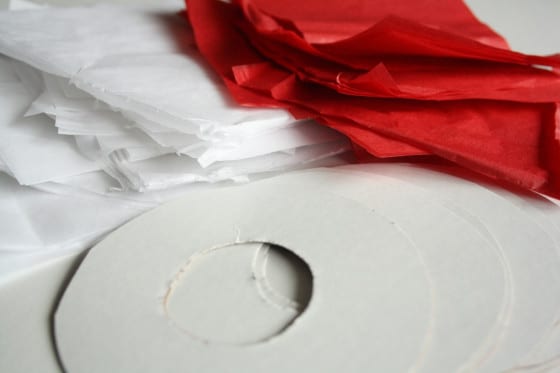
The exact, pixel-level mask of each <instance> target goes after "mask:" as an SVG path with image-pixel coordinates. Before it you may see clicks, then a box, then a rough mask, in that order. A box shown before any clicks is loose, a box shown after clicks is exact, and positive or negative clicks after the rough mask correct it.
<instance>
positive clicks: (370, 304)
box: [55, 179, 431, 373]
mask: <svg viewBox="0 0 560 373" xmlns="http://www.w3.org/2000/svg"><path fill="white" fill-rule="evenodd" d="M279 191H281V193H279ZM252 241H260V242H271V243H274V244H278V245H280V246H282V247H285V248H287V249H289V250H291V251H293V252H294V253H295V254H296V255H298V256H300V257H301V258H302V259H303V260H304V261H305V262H306V263H307V264H308V265H309V267H310V268H311V271H312V273H313V276H314V284H313V286H314V287H313V289H314V291H313V296H312V299H311V302H310V304H309V306H308V308H307V309H306V310H305V312H304V313H303V314H302V315H301V316H300V318H298V319H297V320H296V322H295V323H294V325H292V327H291V328H289V329H288V330H286V331H285V332H284V333H282V334H280V335H278V336H276V337H275V338H273V339H271V340H268V341H266V342H263V343H260V344H257V345H252V346H232V345H220V344H204V343H201V341H200V340H197V339H194V338H191V337H189V336H188V335H186V334H185V333H181V332H180V331H179V330H178V329H177V328H175V327H173V325H172V323H171V322H170V321H169V319H167V318H166V317H165V313H164V312H163V308H162V299H161V295H162V294H164V293H165V292H166V289H167V287H168V286H169V284H170V282H171V280H172V279H171V278H170V276H171V275H172V274H174V273H176V271H177V269H179V268H180V267H181V266H183V265H184V263H185V261H186V260H187V259H188V258H189V257H191V256H192V255H195V254H196V253H197V252H200V251H201V250H205V249H208V248H210V247H214V246H220V245H224V244H228V243H239V242H252ZM429 290H430V289H429V282H428V280H427V278H426V269H425V267H424V264H423V262H422V260H421V258H420V257H419V255H418V253H417V251H416V249H415V248H414V246H413V245H412V244H411V242H409V241H408V240H407V239H406V237H405V236H403V235H402V234H401V233H400V232H399V231H398V230H397V229H396V228H395V226H394V225H393V224H391V222H389V221H387V220H386V219H385V218H383V217H381V216H379V215H377V214H375V213H374V212H372V211H371V210H369V209H367V208H365V207H363V206H361V205H360V204H358V203H356V202H353V201H349V200H347V199H344V198H341V197H337V196H335V195H333V194H330V193H325V192H316V191H313V190H302V189H301V188H294V187H291V186H290V185H285V184H282V183H280V182H278V181H275V180H274V179H272V180H271V181H266V182H260V183H256V184H252V185H248V186H243V187H237V188H230V189H223V190H220V191H212V192H206V193H199V194H190V195H188V196H186V197H184V198H182V199H179V200H177V201H173V202H171V203H168V204H166V205H164V206H162V207H160V208H158V209H156V210H154V211H152V212H150V213H148V214H146V215H144V216H141V217H140V218H138V219H136V220H134V221H132V222H130V223H129V224H127V225H125V226H124V227H122V228H121V229H119V230H118V231H116V232H115V233H113V234H112V235H110V236H109V237H108V238H107V239H106V240H104V241H103V242H101V243H100V244H99V245H97V246H96V247H95V248H93V249H92V251H91V253H90V254H89V255H88V257H87V258H86V259H85V261H84V262H83V264H82V265H81V267H80V268H79V270H78V271H77V273H76V275H75V276H74V278H73V280H72V281H71V283H70V285H69V287H68V288H67V290H66V292H65V294H64V296H63V298H62V300H61V303H60V305H59V307H58V310H57V312H56V315H55V334H56V341H57V347H58V351H59V354H60V356H61V360H62V362H63V365H64V367H65V369H66V370H68V371H71V372H102V371H103V372H107V371H135V372H143V371H145V372H148V371H166V372H175V371H177V372H179V371H181V372H185V371H187V372H197V373H202V372H218V371H219V372H240V371H243V372H249V373H250V372H262V371H263V370H265V369H266V370H268V371H321V372H340V371H343V370H344V371H355V372H358V371H405V370H406V369H407V368H408V367H410V366H411V365H413V363H414V361H415V360H416V359H417V358H418V354H420V353H421V351H422V346H423V344H424V343H425V342H426V338H427V337H426V332H427V329H428V327H429V319H430V313H431V301H430V297H429ZM394 320H398V322H397V323H395V322H391V321H394ZM403 336H406V337H403ZM396 356H398V358H395V357H396Z"/></svg>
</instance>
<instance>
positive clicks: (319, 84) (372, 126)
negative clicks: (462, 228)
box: [186, 0, 560, 195]
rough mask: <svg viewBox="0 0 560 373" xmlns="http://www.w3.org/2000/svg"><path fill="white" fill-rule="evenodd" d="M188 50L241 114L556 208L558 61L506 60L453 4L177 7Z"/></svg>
mask: <svg viewBox="0 0 560 373" xmlns="http://www.w3.org/2000/svg"><path fill="white" fill-rule="evenodd" d="M186 3H187V9H188V13H187V14H188V19H189V21H190V23H191V26H192V28H193V30H194V35H195V40H196V44H197V47H198V49H199V50H200V52H201V54H202V55H203V56H204V57H205V59H206V60H207V61H208V62H209V64H210V65H211V66H212V67H213V68H214V70H215V71H216V72H217V73H218V74H219V75H220V76H221V77H222V79H223V81H224V83H225V85H226V86H227V88H228V90H229V91H230V93H231V94H232V96H233V97H234V99H235V100H236V101H237V102H238V103H240V104H241V105H245V106H255V107H281V108H286V109H288V110H289V111H290V112H291V113H292V114H293V115H294V116H296V117H297V118H310V117H311V118H315V119H316V120H317V121H318V122H320V123H322V124H324V125H326V126H329V127H331V128H333V129H335V130H338V131H340V132H341V133H343V134H345V135H346V136H347V137H348V138H349V139H350V140H351V141H352V142H353V143H354V145H355V148H356V150H357V153H358V154H362V153H364V152H367V153H368V154H371V155H373V156H375V157H378V158H389V157H399V156H420V155H435V156H438V157H440V158H443V159H446V160H449V161H451V162H454V163H456V164H459V165H462V166H464V167H467V168H469V169H472V170H474V171H477V172H479V173H482V174H485V175H487V176H490V177H493V178H495V179H498V180H501V181H506V182H509V183H513V184H516V185H518V186H521V187H523V188H527V189H532V190H538V191H541V192H544V193H548V194H552V195H560V162H559V160H560V143H559V141H560V140H559V138H558V137H559V135H558V134H557V133H558V132H559V131H557V128H558V126H559V124H560V114H559V113H560V109H559V105H558V103H559V102H560V55H553V56H532V55H525V54H522V53H517V52H514V51H511V50H510V49H509V47H508V45H507V43H506V42H505V40H504V39H503V38H502V37H501V36H500V35H498V34H497V33H495V32H494V31H492V30H491V29H490V28H489V27H488V26H486V25H484V24H483V23H481V22H480V21H478V20H477V19H476V18H475V17H474V15H473V14H472V13H471V12H470V10H469V9H468V7H467V6H466V5H465V4H464V3H463V2H462V1H460V0H447V1H441V0H399V1H395V0H375V1H373V0H345V1H340V0H337V1H333V0H305V1H302V0H283V1H276V0H233V2H231V3H226V2H222V1H220V0H186Z"/></svg>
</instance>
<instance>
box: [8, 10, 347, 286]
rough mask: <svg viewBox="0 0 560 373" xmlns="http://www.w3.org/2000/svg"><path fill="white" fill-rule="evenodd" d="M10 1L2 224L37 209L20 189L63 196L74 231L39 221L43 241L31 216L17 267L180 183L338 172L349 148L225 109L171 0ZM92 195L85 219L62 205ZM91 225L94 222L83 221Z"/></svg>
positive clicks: (296, 125) (295, 124)
mask: <svg viewBox="0 0 560 373" xmlns="http://www.w3.org/2000/svg"><path fill="white" fill-rule="evenodd" d="M15 5H16V8H18V9H20V8H21V9H23V10H20V11H18V12H13V11H12V12H8V11H6V12H1V13H0V53H1V54H2V55H1V56H0V169H1V170H2V171H4V173H5V175H6V176H2V178H3V179H4V178H6V177H8V176H7V175H9V176H10V177H12V178H14V179H15V180H16V181H17V183H19V184H20V185H22V187H21V188H22V189H21V191H26V192H20V189H19V188H17V187H16V185H15V184H13V183H12V182H10V181H9V180H6V182H7V183H10V188H12V189H14V188H15V189H14V190H17V191H18V194H17V198H18V200H21V201H23V202H22V203H18V204H12V206H13V208H12V210H10V214H12V213H15V212H14V211H16V212H17V214H19V215H23V216H27V215H29V214H30V212H29V210H26V209H24V208H16V206H19V205H22V206H23V205H26V206H34V205H33V204H34V203H35V202H36V203H37V207H41V198H39V197H34V198H31V197H29V196H28V195H29V194H30V192H29V191H30V189H29V188H24V187H23V186H30V187H33V188H35V189H36V190H38V191H40V192H38V191H37V192H34V193H35V194H36V195H37V196H44V197H43V198H45V199H47V200H48V199H49V198H54V197H53V196H50V194H55V195H57V196H58V197H57V198H61V199H63V200H64V203H61V204H60V205H58V207H57V208H56V211H57V213H60V214H61V215H64V214H67V215H68V216H69V218H68V219H70V220H72V221H73V222H75V224H73V225H72V226H73V228H72V229H70V228H68V227H67V226H66V224H62V223H61V224H58V223H56V224H55V220H56V219H52V220H51V221H49V220H46V221H43V222H41V224H42V227H43V231H41V230H38V229H35V228H36V227H34V226H35V225H36V224H35V223H34V222H33V220H32V219H31V220H30V223H29V224H30V225H31V227H32V228H33V229H34V230H35V236H34V237H35V238H36V241H35V242H27V241H26V240H20V241H19V242H17V248H18V250H24V251H26V252H28V254H26V256H27V257H28V258H30V257H31V256H32V254H31V252H35V253H36V254H37V255H39V254H41V253H40V251H41V250H47V251H49V253H51V254H52V255H54V253H56V249H57V247H58V248H59V249H60V250H61V252H62V251H64V250H66V249H67V248H68V247H74V248H76V249H78V248H80V249H84V248H86V247H88V245H90V244H91V242H93V241H95V239H98V238H99V237H100V235H101V234H103V233H105V232H107V231H109V230H110V229H111V228H114V227H116V226H118V225H120V224H122V223H123V222H124V221H126V220H127V219H129V218H130V217H132V216H135V215H137V214H138V213H140V212H142V211H145V210H146V209H148V208H152V207H154V206H156V205H157V204H159V203H161V202H162V201H166V200H168V199H169V198H172V197H174V196H176V195H178V194H180V193H181V192H182V191H184V190H185V189H193V188H198V187H199V186H196V187H194V186H192V187H189V186H188V184H200V183H204V184H208V183H216V182H223V181H233V182H246V181H248V180H249V179H250V178H255V177H256V176H257V174H263V175H270V174H271V173H274V172H280V171H286V170H290V169H300V168H309V167H315V166H322V165H335V164H340V163H341V162H344V158H345V155H344V153H346V152H347V151H348V150H349V149H350V146H349V142H348V141H347V140H346V139H345V138H344V137H343V136H341V135H339V134H337V133H336V132H334V131H332V130H330V129H328V128H325V127H323V126H320V125H318V124H316V123H314V122H313V121H311V120H308V121H296V120H294V119H293V118H292V116H291V115H290V114H289V113H287V112H286V111H284V110H281V109H270V110H265V109H251V108H241V107H239V106H238V105H236V104H235V103H233V102H231V100H230V98H229V97H228V95H227V93H226V92H225V90H224V88H223V87H222V85H221V83H220V82H219V79H217V78H216V77H215V76H214V75H213V73H212V72H210V71H209V70H208V69H207V68H206V67H205V66H204V63H203V61H201V60H200V57H199V56H198V53H197V51H196V49H195V47H194V45H193V39H192V32H191V30H190V28H189V26H188V24H187V22H186V21H185V20H184V18H183V17H182V16H181V15H179V14H178V12H179V11H180V10H181V8H180V3H174V4H172V5H170V4H164V5H160V6H157V7H143V8H141V7H139V8H130V7H127V8H122V7H113V6H94V7H81V8H68V9H62V8H42V9H38V10H25V9H26V8H29V7H28V6H23V7H21V6H20V5H21V4H19V3H18V4H15ZM45 30H48V32H45ZM68 30H73V31H72V32H71V33H69V32H68ZM259 177H260V176H259ZM12 189H11V190H12ZM91 198H93V199H94V200H95V199H97V200H98V203H93V204H92V207H93V206H95V208H94V209H92V207H87V208H86V207H83V208H79V209H77V208H75V207H73V205H75V206H77V205H80V204H81V203H83V200H84V199H85V200H87V201H90V200H91ZM130 205H132V208H131V207H130ZM51 208H54V205H53V206H52V207H51ZM13 209H16V210H13ZM18 209H19V210H18ZM34 209H35V207H32V208H31V211H33V210H34ZM9 216H10V215H9V214H8V213H6V214H5V215H3V216H1V217H0V218H2V220H3V223H4V224H5V228H6V230H8V231H10V232H11V235H13V236H14V237H23V236H26V234H25V231H24V230H22V229H23V228H20V227H19V226H18V225H17V224H16V222H12V221H11V219H10V218H9ZM70 216H71V218H70ZM103 216H107V218H102V217H103ZM94 217H97V218H99V220H100V221H98V222H94V223H93V224H92V219H93V218H94ZM93 220H95V219H93ZM28 228H29V227H28ZM43 235H46V236H43ZM56 237H58V238H56ZM57 239H59V241H57ZM68 242H73V243H72V244H69V243H68ZM14 244H15V242H14V241H13V240H11V239H8V236H6V239H3V240H0V264H1V263H2V261H3V260H4V258H5V259H6V262H5V265H2V266H1V268H2V270H1V271H0V277H1V274H8V272H10V273H11V272H14V271H13V270H9V268H16V267H17V268H19V267H21V266H11V265H8V264H7V263H8V261H9V262H13V260H14V255H13V249H14V247H15V246H14ZM4 253H6V255H4ZM8 253H10V255H9V256H8ZM41 255H42V254H41ZM49 257H50V256H49ZM24 262H25V261H24Z"/></svg>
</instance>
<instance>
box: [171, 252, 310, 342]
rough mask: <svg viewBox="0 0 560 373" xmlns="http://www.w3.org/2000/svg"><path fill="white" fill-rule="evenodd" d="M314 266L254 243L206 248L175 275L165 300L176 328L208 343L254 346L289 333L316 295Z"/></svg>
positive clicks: (292, 254)
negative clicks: (285, 331) (314, 293)
mask: <svg viewBox="0 0 560 373" xmlns="http://www.w3.org/2000/svg"><path fill="white" fill-rule="evenodd" d="M312 288H313V279H312V274H311V270H310V268H309V266H308V265H307V264H306V263H305V262H304V261H303V260H302V259H301V258H299V257H298V256H297V255H295V254H294V253H292V252H291V251H289V250H287V249H285V248H283V247H280V246H277V245H273V244H269V243H262V242H251V243H239V244H232V245H227V246H223V247H220V248H216V249H212V250H207V251H205V252H202V253H200V254H198V255H196V256H194V257H193V258H191V260H189V262H188V263H187V264H186V265H185V266H184V268H182V269H181V271H180V272H179V273H178V274H177V275H176V276H175V278H174V280H173V282H172V285H171V287H170V289H169V291H168V294H167V296H166V298H165V301H164V308H165V312H166V314H167V316H168V317H169V318H170V320H171V321H172V322H173V325H174V326H175V327H177V328H178V329H179V330H181V331H182V332H184V333H186V334H188V335H190V336H191V337H194V338H197V339H200V340H201V341H204V342H209V343H228V344H237V345H245V344H253V343H258V342H262V341H265V340H268V339H270V338H272V337H274V336H277V335H278V334H280V333H282V332H283V331H284V330H286V329H287V328H288V327H289V326H290V325H292V323H293V322H294V321H295V320H296V319H297V318H298V317H299V316H300V315H301V313H302V312H303V311H304V310H305V308H306V307H307V305H308V304H309V301H310V299H311V295H312Z"/></svg>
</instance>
